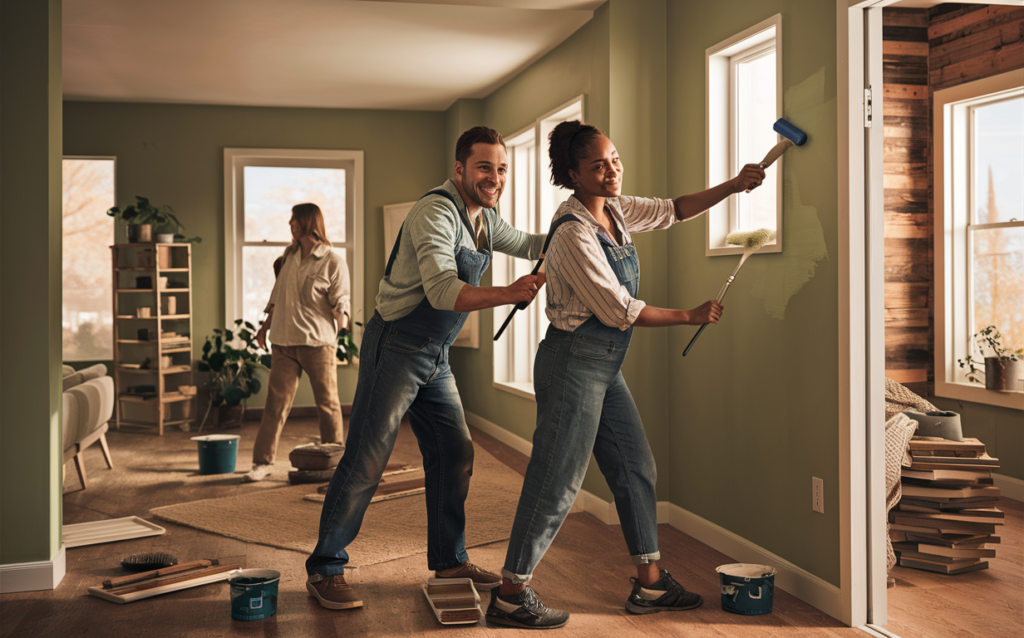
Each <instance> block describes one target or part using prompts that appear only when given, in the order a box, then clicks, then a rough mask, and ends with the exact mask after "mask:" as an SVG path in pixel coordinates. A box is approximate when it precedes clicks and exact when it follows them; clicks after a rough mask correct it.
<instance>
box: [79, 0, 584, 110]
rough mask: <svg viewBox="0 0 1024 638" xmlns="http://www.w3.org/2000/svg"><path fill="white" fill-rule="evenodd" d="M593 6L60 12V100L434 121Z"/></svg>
mask: <svg viewBox="0 0 1024 638" xmlns="http://www.w3.org/2000/svg"><path fill="white" fill-rule="evenodd" d="M603 1H604V0H519V1H516V0H433V1H432V2H431V1H427V0H288V1H285V0H64V3H63V28H64V30H63V37H62V40H63V47H64V50H63V66H64V96H65V98H66V99H70V100H104V101H124V102H169V103H188V104H237V105H248V106H292V107H325V108H367V109H415V110H443V109H446V108H448V106H450V105H451V104H452V102H454V101H455V100H456V99H458V98H462V97H466V98H481V97H485V96H487V95H488V94H490V93H491V92H492V91H493V90H494V89H496V88H498V87H499V86H501V85H502V84H503V83H505V82H506V81H507V80H508V79H509V78H511V77H513V76H514V75H515V74H516V73H518V72H519V71H521V70H522V69H524V68H525V67H527V66H528V65H530V64H531V63H532V62H534V61H536V60H537V59H539V58H540V57H541V56H543V55H544V54H545V53H547V52H548V51H550V50H551V49H553V48H554V47H555V46H557V45H558V44H559V43H561V42H562V41H563V40H565V39H566V38H568V37H569V36H570V35H571V34H572V33H574V32H575V31H576V30H577V29H579V28H580V27H581V26H582V25H583V24H585V23H586V22H587V21H588V20H590V18H591V17H592V16H593V10H594V9H595V8H597V7H598V6H600V5H601V4H603Z"/></svg>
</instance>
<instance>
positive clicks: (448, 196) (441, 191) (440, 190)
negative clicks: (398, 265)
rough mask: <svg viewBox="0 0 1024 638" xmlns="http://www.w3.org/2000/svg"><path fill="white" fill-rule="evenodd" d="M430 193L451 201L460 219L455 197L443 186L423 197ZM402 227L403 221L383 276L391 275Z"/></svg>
mask: <svg viewBox="0 0 1024 638" xmlns="http://www.w3.org/2000/svg"><path fill="white" fill-rule="evenodd" d="M430 195H441V196H442V197H444V198H446V199H447V200H448V201H450V202H451V203H452V206H454V207H455V214H456V215H458V216H459V218H460V219H462V213H460V212H459V205H458V204H457V203H455V198H454V197H452V194H451V193H449V192H448V191H446V190H444V189H443V188H435V189H434V190H432V191H430V192H429V193H427V194H426V195H424V196H423V197H429V196H430ZM423 197H420V199H423ZM417 201H419V200H417ZM481 214H483V213H482V212H481ZM462 223H463V225H464V226H466V228H468V229H469V232H470V234H473V227H472V226H470V225H469V222H467V221H466V220H465V219H462ZM403 228H405V222H402V225H401V227H399V229H398V237H396V238H395V245H394V246H393V247H392V248H391V256H390V257H388V265H387V267H385V268H384V276H385V277H390V276H391V267H392V266H393V265H394V264H395V260H396V259H398V247H399V246H400V245H401V244H402V229H403Z"/></svg>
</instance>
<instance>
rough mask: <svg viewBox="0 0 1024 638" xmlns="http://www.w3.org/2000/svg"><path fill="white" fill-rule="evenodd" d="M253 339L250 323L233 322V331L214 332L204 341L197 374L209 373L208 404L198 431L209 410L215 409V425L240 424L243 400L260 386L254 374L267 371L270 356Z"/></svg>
mask: <svg viewBox="0 0 1024 638" xmlns="http://www.w3.org/2000/svg"><path fill="white" fill-rule="evenodd" d="M255 335H256V328H255V327H254V326H253V325H252V324H251V323H249V322H248V321H244V320H242V319H236V320H235V327H234V329H233V330H232V329H221V328H214V330H213V336H212V337H207V338H206V343H204V344H203V358H202V360H201V361H200V362H199V371H200V372H209V373H211V376H210V380H209V382H208V389H209V392H210V403H209V405H208V406H207V408H206V414H205V415H204V416H203V423H202V424H200V426H199V428H200V429H202V427H203V424H205V423H206V419H207V417H209V415H210V411H211V410H212V409H213V408H217V412H216V417H215V418H216V421H217V423H218V424H220V425H224V424H226V423H233V422H235V421H237V422H238V423H241V421H242V417H243V415H244V413H245V400H246V399H248V398H249V397H251V396H252V395H253V394H255V393H257V392H259V391H260V388H261V387H262V384H261V383H260V380H259V378H257V376H256V373H257V372H258V371H259V370H266V369H269V368H270V355H269V354H267V353H265V352H263V351H261V350H260V348H259V346H258V345H256V339H255Z"/></svg>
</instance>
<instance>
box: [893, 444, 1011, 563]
mask: <svg viewBox="0 0 1024 638" xmlns="http://www.w3.org/2000/svg"><path fill="white" fill-rule="evenodd" d="M910 456H911V461H912V463H911V466H910V467H909V468H907V467H904V468H902V479H901V482H902V489H903V496H902V498H901V499H900V502H899V504H898V505H897V506H896V508H895V509H893V510H892V511H891V512H889V533H890V536H891V538H892V541H893V549H894V550H896V554H897V556H898V557H899V564H900V566H902V567H912V568H914V569H925V570H928V571H933V572H939V573H943V574H962V573H965V572H972V571H976V570H979V569H988V561H987V560H985V559H986V558H994V557H995V555H996V550H995V548H994V547H993V546H994V545H996V544H998V543H999V542H1000V538H999V536H998V535H997V531H996V530H997V529H998V526H1000V525H1002V524H1003V513H1002V512H1001V511H1000V510H999V509H998V508H996V507H995V505H996V502H997V501H998V498H999V488H998V487H995V486H994V485H993V484H992V470H995V469H998V468H999V459H995V458H992V457H991V456H989V455H988V454H986V453H985V444H984V443H982V442H981V441H979V440H978V439H964V440H963V441H950V440H948V439H938V438H932V437H914V438H913V439H912V440H911V441H910Z"/></svg>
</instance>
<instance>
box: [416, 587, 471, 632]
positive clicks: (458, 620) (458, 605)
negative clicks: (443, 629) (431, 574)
mask: <svg viewBox="0 0 1024 638" xmlns="http://www.w3.org/2000/svg"><path fill="white" fill-rule="evenodd" d="M423 595H424V596H426V597H427V603H428V604H429V605H430V608H431V609H433V610H434V615H435V616H437V620H438V621H439V622H440V623H441V624H442V625H472V624H476V623H478V622H480V617H481V616H482V615H483V613H482V612H481V611H480V594H478V593H477V591H476V587H474V586H473V580H472V579H470V578H429V579H427V584H426V585H424V586H423Z"/></svg>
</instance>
